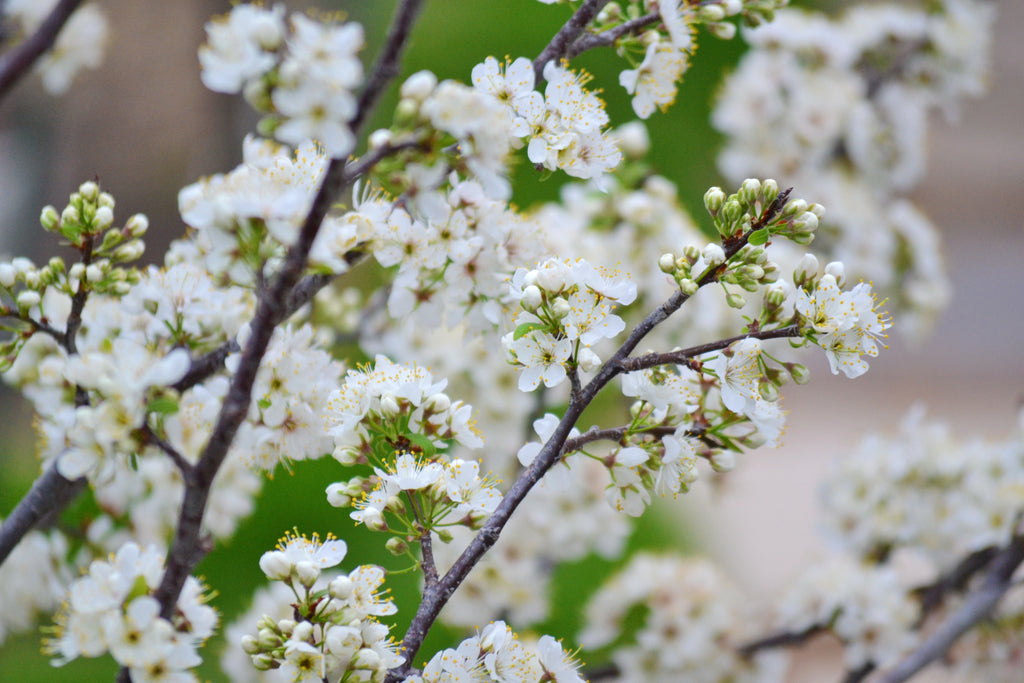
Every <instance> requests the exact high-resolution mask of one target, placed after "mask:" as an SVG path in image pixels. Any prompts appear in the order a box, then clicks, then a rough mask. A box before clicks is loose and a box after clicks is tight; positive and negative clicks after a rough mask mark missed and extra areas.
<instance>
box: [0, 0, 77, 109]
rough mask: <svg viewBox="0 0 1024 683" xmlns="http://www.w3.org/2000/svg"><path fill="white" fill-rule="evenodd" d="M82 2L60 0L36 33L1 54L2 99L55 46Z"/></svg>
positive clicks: (0, 94) (0, 96)
mask: <svg viewBox="0 0 1024 683" xmlns="http://www.w3.org/2000/svg"><path fill="white" fill-rule="evenodd" d="M80 4H82V0H60V2H58V3H57V5H56V6H55V7H54V8H53V11H51V12H50V16H48V17H46V19H44V20H43V23H42V24H40V25H39V28H38V29H36V32H35V33H33V34H32V35H31V36H29V37H28V38H26V39H25V40H24V41H22V42H21V43H19V44H18V45H17V46H16V47H15V48H14V49H12V50H11V51H10V52H8V53H7V54H5V55H2V56H0V100H2V99H3V98H4V97H5V96H6V95H7V93H8V92H9V91H10V90H11V88H13V87H14V85H15V84H16V83H17V82H18V81H19V80H21V78H22V77H23V76H24V75H25V74H27V73H28V71H29V69H30V68H31V67H32V65H33V64H34V63H35V62H36V60H37V59H39V58H40V57H42V56H43V55H44V54H45V53H46V51H47V50H49V49H50V48H51V47H53V44H54V42H55V41H56V40H57V34H59V33H60V30H61V29H62V28H64V24H65V23H66V22H67V20H68V19H69V18H70V17H71V15H72V14H74V12H75V10H76V9H78V6H79V5H80Z"/></svg>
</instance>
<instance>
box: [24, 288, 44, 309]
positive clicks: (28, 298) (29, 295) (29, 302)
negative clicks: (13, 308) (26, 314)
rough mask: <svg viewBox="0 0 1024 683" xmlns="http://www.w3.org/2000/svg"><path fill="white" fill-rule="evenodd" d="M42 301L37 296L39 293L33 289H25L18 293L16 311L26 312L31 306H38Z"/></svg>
mask: <svg viewBox="0 0 1024 683" xmlns="http://www.w3.org/2000/svg"><path fill="white" fill-rule="evenodd" d="M40 301H42V297H40V296H39V292H37V291H35V290H34V289H26V290H24V291H21V292H18V309H19V310H22V311H23V310H26V309H29V308H32V307H33V306H38V305H39V302H40Z"/></svg>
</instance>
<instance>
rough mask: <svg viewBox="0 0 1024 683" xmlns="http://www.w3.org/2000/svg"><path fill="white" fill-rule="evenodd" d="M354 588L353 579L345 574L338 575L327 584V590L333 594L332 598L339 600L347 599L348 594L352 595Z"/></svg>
mask: <svg viewBox="0 0 1024 683" xmlns="http://www.w3.org/2000/svg"><path fill="white" fill-rule="evenodd" d="M352 588H353V583H352V579H350V578H348V576H345V575H342V576H337V577H335V578H333V579H331V582H330V583H329V584H327V592H329V593H330V594H331V597H332V598H337V599H338V600H347V599H348V596H350V595H352Z"/></svg>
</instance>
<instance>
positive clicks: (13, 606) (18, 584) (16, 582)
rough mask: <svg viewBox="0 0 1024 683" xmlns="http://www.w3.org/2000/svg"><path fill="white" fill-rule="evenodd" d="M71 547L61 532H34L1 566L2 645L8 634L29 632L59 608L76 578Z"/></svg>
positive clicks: (0, 611)
mask: <svg viewBox="0 0 1024 683" xmlns="http://www.w3.org/2000/svg"><path fill="white" fill-rule="evenodd" d="M0 521H2V520H0ZM68 546H69V543H68V539H67V538H66V537H65V536H64V534H62V533H61V532H59V531H56V530H53V531H49V532H47V533H43V532H41V531H32V532H30V533H29V534H28V535H26V536H25V538H24V539H23V540H22V541H21V543H19V544H18V547H17V548H15V549H14V550H13V551H11V554H10V556H8V558H7V560H6V561H5V562H4V564H3V566H2V567H0V604H2V605H3V606H4V608H3V609H2V610H0V644H2V643H3V642H4V640H6V639H7V634H8V633H10V632H14V633H17V632H19V631H28V630H29V629H31V628H32V627H33V626H34V625H35V624H36V620H37V619H38V617H39V616H41V615H42V614H46V615H50V614H53V613H54V612H56V611H57V608H58V607H60V604H61V600H63V599H64V597H65V596H66V595H67V589H68V585H70V583H71V580H72V578H73V574H72V571H71V569H70V567H68V565H67V562H66V558H67V555H68Z"/></svg>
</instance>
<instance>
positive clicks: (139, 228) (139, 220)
mask: <svg viewBox="0 0 1024 683" xmlns="http://www.w3.org/2000/svg"><path fill="white" fill-rule="evenodd" d="M147 230H149V219H148V218H146V214H144V213H137V214H135V215H133V216H132V217H131V218H129V219H128V222H127V223H125V224H124V231H125V234H126V235H127V236H128V237H141V236H142V235H145V234H146V231H147Z"/></svg>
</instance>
